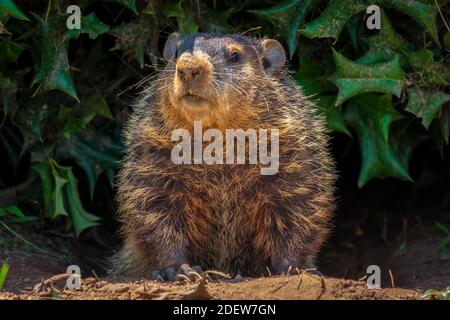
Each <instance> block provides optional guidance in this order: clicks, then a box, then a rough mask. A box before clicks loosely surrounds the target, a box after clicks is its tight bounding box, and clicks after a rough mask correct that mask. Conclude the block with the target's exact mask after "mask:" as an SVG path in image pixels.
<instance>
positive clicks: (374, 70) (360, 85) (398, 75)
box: [330, 51, 405, 105]
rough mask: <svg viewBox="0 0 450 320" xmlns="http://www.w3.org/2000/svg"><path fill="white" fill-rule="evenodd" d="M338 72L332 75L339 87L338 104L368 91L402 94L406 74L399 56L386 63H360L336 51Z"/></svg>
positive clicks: (331, 78)
mask: <svg viewBox="0 0 450 320" xmlns="http://www.w3.org/2000/svg"><path fill="white" fill-rule="evenodd" d="M333 54H334V61H335V64H336V73H335V74H334V75H332V76H331V77H330V81H331V82H333V83H334V84H335V85H336V86H337V87H338V88H339V94H338V98H337V101H336V105H340V104H342V103H343V102H344V101H346V100H348V99H349V98H351V97H353V96H356V95H359V94H362V93H367V92H379V93H392V94H394V95H396V96H400V94H401V92H402V89H403V85H404V81H403V80H404V77H405V74H404V72H403V70H402V68H401V67H400V62H399V58H398V56H395V57H394V58H392V59H391V60H390V61H388V62H385V63H376V64H373V65H364V64H358V63H355V62H353V61H350V60H348V59H347V58H345V57H344V56H342V55H341V54H339V53H338V52H336V51H334V53H333Z"/></svg>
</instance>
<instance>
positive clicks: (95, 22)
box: [81, 12, 109, 39]
mask: <svg viewBox="0 0 450 320" xmlns="http://www.w3.org/2000/svg"><path fill="white" fill-rule="evenodd" d="M108 31H109V26H108V25H107V24H105V23H103V22H102V21H100V19H98V18H97V16H96V15H95V13H94V12H92V13H91V14H90V15H88V16H87V17H82V18H81V32H82V33H87V34H88V35H89V38H90V39H96V38H97V37H98V36H99V35H101V34H103V33H106V32H108Z"/></svg>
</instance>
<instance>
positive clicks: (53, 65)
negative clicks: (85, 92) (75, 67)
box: [33, 17, 79, 101]
mask: <svg viewBox="0 0 450 320" xmlns="http://www.w3.org/2000/svg"><path fill="white" fill-rule="evenodd" d="M39 20H40V23H41V25H42V35H43V42H42V54H41V64H40V66H39V69H38V73H37V74H36V76H35V77H34V79H33V85H34V84H37V83H39V87H38V89H37V90H36V92H35V95H36V94H38V93H42V92H46V91H49V90H53V89H57V90H61V91H63V92H65V93H67V94H68V95H70V96H72V97H73V98H74V99H76V100H77V101H78V97H77V93H76V91H75V87H74V85H73V82H72V77H71V75H70V66H69V59H68V57H67V50H68V47H69V40H70V39H73V38H76V37H78V35H79V32H78V31H74V30H67V29H66V28H65V23H64V24H63V23H61V19H58V18H53V17H50V18H49V19H48V21H44V20H42V19H40V18H39Z"/></svg>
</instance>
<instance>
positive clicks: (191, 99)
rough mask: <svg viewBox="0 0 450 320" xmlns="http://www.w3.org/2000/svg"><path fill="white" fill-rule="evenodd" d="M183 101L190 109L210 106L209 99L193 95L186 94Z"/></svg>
mask: <svg viewBox="0 0 450 320" xmlns="http://www.w3.org/2000/svg"><path fill="white" fill-rule="evenodd" d="M181 101H182V102H183V104H185V105H186V106H188V107H206V106H208V105H209V101H208V99H206V98H204V97H202V96H199V95H196V94H192V93H187V94H185V95H184V96H183V97H182V98H181Z"/></svg>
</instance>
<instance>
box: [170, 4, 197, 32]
mask: <svg viewBox="0 0 450 320" xmlns="http://www.w3.org/2000/svg"><path fill="white" fill-rule="evenodd" d="M162 13H163V14H164V15H165V16H167V17H171V18H176V20H177V24H178V32H179V33H181V34H193V33H197V32H198V25H197V23H196V22H195V19H194V14H193V13H192V12H190V11H187V10H183V6H182V1H179V2H177V3H169V2H165V3H164V5H163V7H162Z"/></svg>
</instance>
